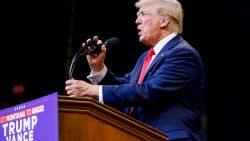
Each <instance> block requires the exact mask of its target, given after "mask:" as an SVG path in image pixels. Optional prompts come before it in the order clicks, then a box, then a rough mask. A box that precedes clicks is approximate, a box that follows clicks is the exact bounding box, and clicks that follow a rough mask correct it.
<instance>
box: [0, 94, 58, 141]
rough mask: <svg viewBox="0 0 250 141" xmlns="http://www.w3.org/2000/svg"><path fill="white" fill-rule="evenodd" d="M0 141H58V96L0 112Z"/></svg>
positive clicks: (47, 97) (54, 95)
mask: <svg viewBox="0 0 250 141" xmlns="http://www.w3.org/2000/svg"><path fill="white" fill-rule="evenodd" d="M0 141H58V94H57V93H56V92H55V93H52V94H49V95H47V96H44V97H41V98H38V99H35V100H32V101H29V102H26V103H23V104H19V105H16V106H13V107H10V108H7V109H3V110H0Z"/></svg>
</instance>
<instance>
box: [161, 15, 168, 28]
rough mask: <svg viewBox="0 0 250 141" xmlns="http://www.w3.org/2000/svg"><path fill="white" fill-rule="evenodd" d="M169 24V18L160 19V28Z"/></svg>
mask: <svg viewBox="0 0 250 141" xmlns="http://www.w3.org/2000/svg"><path fill="white" fill-rule="evenodd" d="M169 22H170V18H169V17H164V18H162V19H161V28H165V27H166V26H167V25H168V24H169Z"/></svg>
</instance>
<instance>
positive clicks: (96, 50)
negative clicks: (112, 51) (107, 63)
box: [69, 37, 120, 79]
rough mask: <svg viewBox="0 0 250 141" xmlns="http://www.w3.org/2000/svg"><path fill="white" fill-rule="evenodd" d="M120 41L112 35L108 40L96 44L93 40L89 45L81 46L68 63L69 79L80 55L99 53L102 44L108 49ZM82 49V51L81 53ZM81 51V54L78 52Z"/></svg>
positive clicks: (71, 77)
mask: <svg viewBox="0 0 250 141" xmlns="http://www.w3.org/2000/svg"><path fill="white" fill-rule="evenodd" d="M119 43H120V41H119V39H118V38H117V37H112V38H109V39H108V40H106V41H105V42H104V43H102V44H100V45H97V42H96V41H94V42H93V43H92V44H91V45H90V46H89V47H86V48H84V47H81V48H80V49H79V50H78V51H77V53H76V54H75V55H74V57H73V59H72V61H71V64H70V68H69V79H73V71H74V68H75V62H76V61H77V59H78V58H79V57H80V56H82V55H87V54H99V53H100V52H101V51H102V50H101V46H102V45H104V46H105V47H106V49H107V50H108V49H109V48H111V47H113V46H117V45H118V44H119ZM83 50H84V52H83V53H81V52H82V51H83ZM80 53H81V54H80Z"/></svg>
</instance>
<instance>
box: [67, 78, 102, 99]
mask: <svg viewBox="0 0 250 141" xmlns="http://www.w3.org/2000/svg"><path fill="white" fill-rule="evenodd" d="M65 90H66V92H67V95H69V96H71V97H86V96H87V97H92V98H94V99H97V100H98V99H99V85H93V84H90V83H87V82H85V81H83V80H75V79H69V80H67V81H66V87H65Z"/></svg>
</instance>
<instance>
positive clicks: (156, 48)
mask: <svg viewBox="0 0 250 141" xmlns="http://www.w3.org/2000/svg"><path fill="white" fill-rule="evenodd" d="M176 35H177V32H172V33H170V34H169V35H167V36H166V37H164V38H163V39H161V40H160V41H159V42H158V43H157V44H156V45H155V46H154V48H153V49H154V52H155V55H157V54H158V53H159V52H160V51H161V49H162V48H163V47H164V46H165V45H166V44H167V43H168V42H169V41H170V40H171V39H173V38H174V37H175V36H176Z"/></svg>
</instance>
